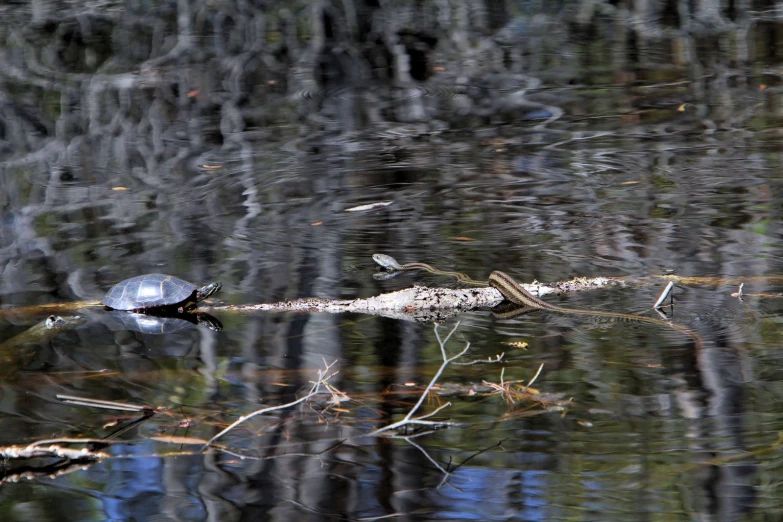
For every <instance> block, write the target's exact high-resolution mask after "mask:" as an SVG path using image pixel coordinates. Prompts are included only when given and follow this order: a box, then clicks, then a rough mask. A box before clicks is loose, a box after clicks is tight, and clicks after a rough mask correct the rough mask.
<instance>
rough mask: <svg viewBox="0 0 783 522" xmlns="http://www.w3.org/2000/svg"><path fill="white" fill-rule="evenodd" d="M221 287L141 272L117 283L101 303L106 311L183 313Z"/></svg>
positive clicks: (216, 284)
mask: <svg viewBox="0 0 783 522" xmlns="http://www.w3.org/2000/svg"><path fill="white" fill-rule="evenodd" d="M221 286H223V285H221V284H220V283H217V282H215V283H210V284H208V285H206V286H203V287H201V288H199V287H197V286H196V285H194V284H193V283H188V282H187V281H183V280H182V279H180V278H178V277H174V276H171V275H166V274H145V275H140V276H136V277H131V278H130V279H126V280H125V281H121V282H119V283H117V284H116V285H114V286H113V287H112V289H111V290H109V293H107V294H106V296H105V297H104V298H103V301H101V303H102V304H103V306H105V307H106V308H107V309H109V310H126V311H129V312H145V311H155V310H176V311H179V312H184V311H185V310H189V309H191V308H193V307H195V306H196V303H198V302H199V301H203V300H204V299H206V298H207V297H209V296H211V295H212V294H214V293H215V292H217V291H218V290H220V288H221Z"/></svg>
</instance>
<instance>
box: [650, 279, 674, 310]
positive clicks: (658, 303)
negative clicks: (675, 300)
mask: <svg viewBox="0 0 783 522" xmlns="http://www.w3.org/2000/svg"><path fill="white" fill-rule="evenodd" d="M672 287H674V283H673V282H671V281H669V284H668V285H666V288H664V289H663V292H661V296H660V297H659V298H658V300H657V301H655V304H654V305H653V308H659V307H660V306H661V303H662V302H663V300H664V299H666V297H667V296H668V295H669V292H671V291H672Z"/></svg>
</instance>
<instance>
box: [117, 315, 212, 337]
mask: <svg viewBox="0 0 783 522" xmlns="http://www.w3.org/2000/svg"><path fill="white" fill-rule="evenodd" d="M108 314H109V315H110V316H111V317H112V319H114V320H115V322H119V323H121V324H122V326H123V327H125V329H127V330H130V331H132V332H140V333H143V334H148V335H161V334H170V333H174V332H179V331H181V330H185V329H187V328H192V327H193V326H195V325H199V324H202V325H204V326H206V327H207V328H209V329H210V330H213V331H215V332H219V331H220V330H222V329H223V325H222V324H221V323H220V321H218V320H217V318H215V317H213V316H211V315H209V314H207V313H204V312H197V313H188V312H185V313H167V314H164V313H149V312H148V313H144V314H140V313H135V312H124V311H111V312H108Z"/></svg>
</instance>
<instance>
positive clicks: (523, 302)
mask: <svg viewBox="0 0 783 522" xmlns="http://www.w3.org/2000/svg"><path fill="white" fill-rule="evenodd" d="M372 258H373V260H374V261H375V262H376V263H378V264H379V265H381V266H382V267H383V268H385V269H386V270H390V271H403V270H426V271H427V272H430V273H433V274H438V275H446V276H451V277H454V278H456V279H457V281H460V282H462V283H466V284H469V285H475V286H491V287H492V288H495V289H497V290H498V291H499V292H500V293H501V294H502V295H503V297H504V298H506V299H507V300H509V301H511V302H512V303H515V304H518V305H520V306H525V307H528V308H533V309H536V310H549V311H551V312H560V313H564V314H573V315H592V316H600V317H612V318H615V319H626V320H630V321H639V322H642V323H648V324H655V325H659V326H667V327H670V328H673V329H675V330H677V331H678V332H680V333H683V334H685V335H687V336H688V337H690V338H691V339H693V342H694V343H695V345H696V348H697V349H699V350H700V349H701V348H702V347H703V345H704V343H703V341H702V339H701V336H700V335H699V334H697V333H696V332H694V331H693V330H691V329H690V328H686V327H685V326H682V325H679V324H676V323H671V322H669V321H663V320H661V319H655V318H653V317H646V316H643V315H636V314H624V313H621V312H607V311H604V310H585V309H580V308H564V307H562V306H557V305H553V304H550V303H547V302H546V301H542V300H541V299H539V298H538V297H536V296H534V295H533V294H531V293H530V292H528V291H527V290H525V288H524V287H523V286H522V285H520V284H519V283H518V282H517V281H516V280H514V278H513V277H511V276H510V275H508V274H506V273H504V272H501V271H499V270H494V271H493V272H492V273H491V274H489V280H488V281H477V280H475V279H471V278H470V277H469V276H467V275H465V274H463V273H462V272H452V271H449V270H438V269H437V268H435V267H433V266H431V265H428V264H427V263H418V262H417V263H405V264H404V265H401V264H400V263H398V262H397V260H396V259H394V258H393V257H391V256H389V255H386V254H373V256H372Z"/></svg>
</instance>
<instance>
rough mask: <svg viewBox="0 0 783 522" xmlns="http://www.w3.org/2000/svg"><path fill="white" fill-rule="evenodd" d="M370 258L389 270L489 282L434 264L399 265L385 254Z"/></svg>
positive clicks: (483, 282)
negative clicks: (422, 272)
mask: <svg viewBox="0 0 783 522" xmlns="http://www.w3.org/2000/svg"><path fill="white" fill-rule="evenodd" d="M372 258H373V261H375V262H376V263H378V264H379V265H381V266H382V267H383V268H385V269H386V270H391V271H393V272H401V271H403V270H426V271H427V272H430V273H432V274H438V275H445V276H450V277H453V278H455V279H456V280H457V281H459V282H461V283H465V284H468V285H474V286H489V284H490V283H489V282H487V281H477V280H475V279H471V278H470V277H469V276H468V275H466V274H463V273H462V272H452V271H450V270H438V269H437V268H435V267H434V266H432V265H428V264H427V263H405V264H404V265H401V264H400V263H398V262H397V260H396V259H394V258H393V257H392V256H390V255H386V254H373V255H372ZM501 293H502V292H501ZM531 297H532V296H531Z"/></svg>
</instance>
